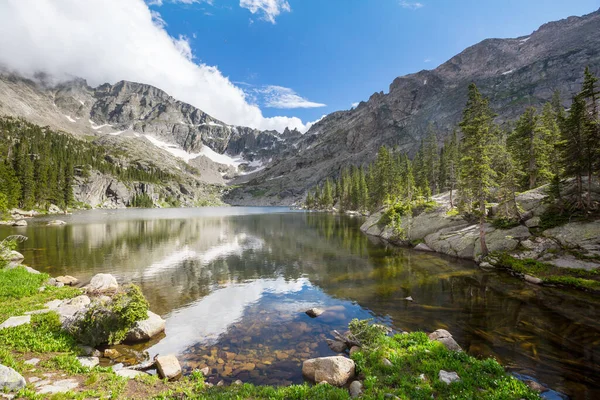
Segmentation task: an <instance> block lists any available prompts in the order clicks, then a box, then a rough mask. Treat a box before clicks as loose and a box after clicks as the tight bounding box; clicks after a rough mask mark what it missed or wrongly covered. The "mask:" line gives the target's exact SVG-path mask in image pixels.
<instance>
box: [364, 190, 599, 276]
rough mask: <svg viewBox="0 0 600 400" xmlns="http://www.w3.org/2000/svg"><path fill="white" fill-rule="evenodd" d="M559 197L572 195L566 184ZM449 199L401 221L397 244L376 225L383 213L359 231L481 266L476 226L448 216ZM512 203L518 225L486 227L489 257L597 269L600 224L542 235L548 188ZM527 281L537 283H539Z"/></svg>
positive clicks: (579, 225) (581, 224)
mask: <svg viewBox="0 0 600 400" xmlns="http://www.w3.org/2000/svg"><path fill="white" fill-rule="evenodd" d="M592 191H593V193H592V195H593V196H595V197H598V198H600V185H599V184H598V183H597V182H595V181H594V183H593V185H592ZM562 193H563V197H564V198H569V197H570V196H572V195H573V187H572V182H571V181H570V180H568V181H567V182H566V183H565V184H564V187H563V188H562ZM447 198H448V195H447V193H444V194H440V195H437V196H434V197H433V200H434V201H436V203H437V204H438V207H437V208H436V209H435V210H432V211H423V212H421V213H419V214H417V215H408V216H403V217H401V228H402V231H403V234H404V236H403V237H402V238H401V239H399V238H398V237H397V234H396V233H395V231H394V230H393V229H392V228H391V227H389V226H384V225H383V224H382V223H381V222H380V220H381V217H382V216H383V214H384V212H385V210H384V209H382V210H379V211H378V212H376V213H373V214H372V215H371V216H370V217H369V218H367V220H366V221H365V222H364V223H363V225H362V226H361V230H362V231H363V232H364V233H366V234H368V235H373V236H377V237H380V238H382V239H385V240H388V241H390V242H392V243H396V244H402V245H409V244H410V243H411V242H415V241H419V242H423V243H420V244H419V245H418V246H417V247H416V248H415V249H418V250H425V251H427V249H429V250H433V251H435V252H438V253H443V254H447V255H450V256H454V257H459V258H465V259H470V260H479V258H480V256H481V244H480V240H479V225H478V224H476V223H473V222H470V221H467V220H465V219H463V218H462V217H461V216H458V215H457V216H453V215H448V210H449V203H448V201H447ZM516 201H517V203H518V204H519V208H520V209H521V210H523V215H522V219H521V224H518V225H517V226H514V227H512V228H509V229H499V228H495V227H494V226H493V225H492V224H491V223H486V224H485V232H486V244H487V247H488V250H489V251H490V252H507V253H510V254H511V255H512V256H514V257H515V258H521V259H525V258H527V259H534V260H540V261H543V262H545V263H548V264H551V265H554V266H557V267H570V268H580V269H587V270H591V269H596V268H600V262H599V261H598V258H597V256H599V255H600V220H592V221H586V222H571V223H567V224H564V225H561V226H558V227H555V228H552V229H545V230H542V229H540V221H541V218H540V217H541V216H542V215H544V212H545V211H546V210H548V207H549V201H548V195H547V187H545V186H542V187H539V188H537V189H534V190H530V191H527V192H524V193H521V194H519V195H518V196H517V198H516ZM491 212H492V214H495V213H497V212H498V206H495V207H492V210H491ZM531 220H535V223H533V224H531V223H528V222H529V221H531ZM573 252H575V253H583V254H584V255H585V256H586V257H585V258H577V257H575V256H574V255H573V254H572V253H573ZM487 264H489V263H484V264H483V266H486V265H487ZM489 267H491V265H489ZM531 278H533V277H531ZM529 281H530V282H532V283H539V282H538V279H537V278H535V279H529Z"/></svg>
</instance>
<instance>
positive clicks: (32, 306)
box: [0, 267, 81, 322]
mask: <svg viewBox="0 0 600 400" xmlns="http://www.w3.org/2000/svg"><path fill="white" fill-rule="evenodd" d="M47 279H48V275H46V274H32V273H29V272H27V270H26V269H25V268H22V267H19V268H15V269H10V270H2V269H0V322H2V321H4V320H5V319H7V318H8V317H11V316H15V315H22V314H23V313H24V312H25V311H33V310H37V309H41V308H44V304H45V303H47V302H48V301H50V300H54V299H68V298H72V297H75V296H77V295H78V294H80V293H81V291H80V290H79V289H75V288H71V287H62V288H56V287H53V286H48V287H46V289H45V290H44V291H43V292H40V291H39V288H40V286H42V284H43V283H44V282H45V281H46V280H47Z"/></svg>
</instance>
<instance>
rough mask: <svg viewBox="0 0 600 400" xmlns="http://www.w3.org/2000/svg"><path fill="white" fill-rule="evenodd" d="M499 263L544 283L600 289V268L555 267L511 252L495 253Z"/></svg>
mask: <svg viewBox="0 0 600 400" xmlns="http://www.w3.org/2000/svg"><path fill="white" fill-rule="evenodd" d="M493 256H494V257H495V258H497V259H498V265H499V266H501V267H503V268H507V269H509V270H512V271H515V272H517V273H519V274H527V275H531V276H535V277H537V278H540V279H541V280H542V281H543V282H544V283H548V284H555V285H562V286H568V287H573V288H576V289H585V290H592V291H600V270H599V269H593V270H585V269H579V268H563V267H555V266H553V265H550V264H546V263H542V262H539V261H536V260H532V259H524V260H519V259H517V258H514V257H512V256H511V255H509V254H506V253H502V254H495V255H493Z"/></svg>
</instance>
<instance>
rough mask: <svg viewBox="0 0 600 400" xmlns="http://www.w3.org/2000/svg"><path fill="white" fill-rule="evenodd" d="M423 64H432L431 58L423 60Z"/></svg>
mask: <svg viewBox="0 0 600 400" xmlns="http://www.w3.org/2000/svg"><path fill="white" fill-rule="evenodd" d="M423 62H425V63H430V62H431V58H426V59H424V60H423Z"/></svg>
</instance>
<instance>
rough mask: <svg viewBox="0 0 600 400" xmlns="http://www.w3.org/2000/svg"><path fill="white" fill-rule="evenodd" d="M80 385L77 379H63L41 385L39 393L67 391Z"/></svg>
mask: <svg viewBox="0 0 600 400" xmlns="http://www.w3.org/2000/svg"><path fill="white" fill-rule="evenodd" d="M78 386H79V383H77V381H76V380H75V379H63V380H60V381H56V382H53V383H51V384H49V385H45V386H40V387H39V390H38V394H55V393H66V392H68V391H69V390H73V389H76V388H77V387H78Z"/></svg>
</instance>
